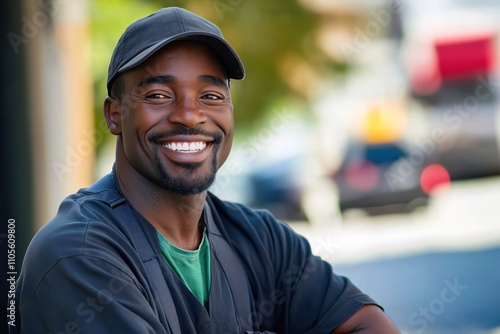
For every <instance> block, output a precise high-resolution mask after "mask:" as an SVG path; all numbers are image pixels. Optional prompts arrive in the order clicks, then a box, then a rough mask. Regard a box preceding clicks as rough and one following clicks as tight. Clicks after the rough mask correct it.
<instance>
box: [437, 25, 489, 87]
mask: <svg viewBox="0 0 500 334" xmlns="http://www.w3.org/2000/svg"><path fill="white" fill-rule="evenodd" d="M434 47H435V50H436V55H437V69H438V72H439V74H440V75H441V78H442V79H458V78H464V77H470V76H474V75H480V74H487V73H491V72H492V71H493V70H494V68H495V35H493V34H489V35H482V36H476V37H464V38H453V39H451V38H450V39H446V40H439V41H436V42H435V43H434Z"/></svg>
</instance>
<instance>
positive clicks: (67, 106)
mask: <svg viewBox="0 0 500 334" xmlns="http://www.w3.org/2000/svg"><path fill="white" fill-rule="evenodd" d="M88 6H89V4H88V1H87V0H72V1H67V0H40V1H14V0H9V1H7V3H6V4H4V7H3V8H4V10H2V11H1V14H0V15H1V17H2V18H1V20H0V21H1V22H2V35H3V36H4V37H6V38H3V39H2V40H3V43H4V45H3V47H2V58H3V61H2V62H1V64H2V65H1V66H2V75H1V81H2V90H1V94H2V102H3V106H2V109H3V112H2V122H0V126H1V127H2V129H1V131H0V132H1V133H2V136H3V138H2V145H3V146H2V155H3V161H4V162H6V165H4V166H3V167H2V168H4V169H5V170H4V171H3V173H2V190H3V191H2V192H3V193H4V194H6V195H7V196H6V198H5V200H3V201H2V204H3V205H4V207H3V208H2V213H4V214H3V215H2V219H5V221H7V219H15V220H16V227H17V229H16V234H17V235H16V237H17V238H16V240H17V266H18V269H20V265H21V260H22V255H23V253H24V249H25V247H26V246H27V244H28V242H29V240H30V239H31V237H32V236H33V234H34V233H35V231H36V230H37V229H38V228H40V227H41V226H42V225H43V224H44V223H46V222H47V221H48V220H49V219H50V218H51V217H52V216H53V215H54V214H55V212H56V211H57V207H58V206H59V203H60V202H61V200H62V199H63V198H64V197H66V196H67V195H69V194H70V193H72V192H75V191H76V190H78V188H80V187H83V186H86V185H88V184H89V183H90V182H91V180H92V165H93V159H94V145H93V142H94V138H93V137H94V132H93V131H92V129H93V111H92V110H93V109H92V77H91V70H90V59H89V56H90V52H91V50H90V40H89V23H88V21H89V20H88V14H87V13H88V10H87V9H88ZM2 254H6V253H4V252H2Z"/></svg>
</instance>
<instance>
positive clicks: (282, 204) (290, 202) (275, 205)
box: [247, 154, 306, 221]
mask: <svg viewBox="0 0 500 334" xmlns="http://www.w3.org/2000/svg"><path fill="white" fill-rule="evenodd" d="M304 162H305V161H304V156H303V155H301V154H297V155H294V156H292V157H288V158H286V159H282V160H278V161H273V162H270V163H268V164H265V165H264V166H261V167H259V168H256V169H252V170H251V171H250V172H249V174H248V184H249V187H250V191H249V192H250V193H251V194H252V197H251V198H250V199H249V201H248V203H247V204H248V205H250V206H252V207H255V208H263V209H267V210H269V211H271V212H272V213H273V214H274V215H275V216H276V217H277V218H278V219H281V220H284V221H302V220H305V219H306V217H305V214H304V212H303V210H302V196H303V193H304V187H303V175H302V172H301V171H302V170H303V164H304Z"/></svg>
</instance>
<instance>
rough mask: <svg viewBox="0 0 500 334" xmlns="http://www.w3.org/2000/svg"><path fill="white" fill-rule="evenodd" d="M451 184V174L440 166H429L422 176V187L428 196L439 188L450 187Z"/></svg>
mask: <svg viewBox="0 0 500 334" xmlns="http://www.w3.org/2000/svg"><path fill="white" fill-rule="evenodd" d="M449 184H450V174H449V173H448V171H447V170H446V168H444V167H443V166H441V165H439V164H434V165H429V166H427V167H426V168H425V169H424V170H423V171H422V175H421V176H420V186H421V187H422V190H423V191H425V192H426V193H427V194H430V193H432V192H433V191H434V190H435V189H436V188H437V187H441V186H448V185H449Z"/></svg>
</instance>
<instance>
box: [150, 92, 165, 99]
mask: <svg viewBox="0 0 500 334" xmlns="http://www.w3.org/2000/svg"><path fill="white" fill-rule="evenodd" d="M165 98H168V96H167V95H165V94H159V93H154V94H149V95H146V99H153V100H156V99H165Z"/></svg>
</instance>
